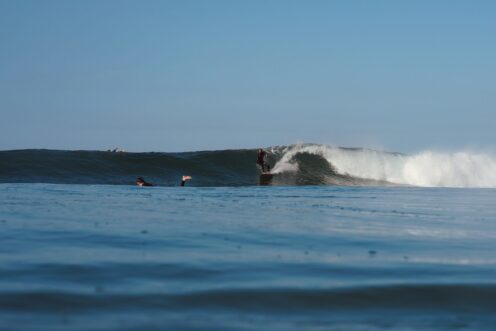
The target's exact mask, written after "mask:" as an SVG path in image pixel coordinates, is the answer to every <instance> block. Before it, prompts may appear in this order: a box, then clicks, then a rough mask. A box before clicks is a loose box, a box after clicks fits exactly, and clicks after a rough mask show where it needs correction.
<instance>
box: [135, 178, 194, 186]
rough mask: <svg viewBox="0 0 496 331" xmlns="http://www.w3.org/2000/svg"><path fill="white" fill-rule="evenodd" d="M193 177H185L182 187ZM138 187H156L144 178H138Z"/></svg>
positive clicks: (182, 180)
mask: <svg viewBox="0 0 496 331" xmlns="http://www.w3.org/2000/svg"><path fill="white" fill-rule="evenodd" d="M191 179H192V177H191V176H183V177H182V179H181V184H179V185H181V186H184V184H186V182H187V181H188V180H191ZM136 185H138V186H155V185H154V184H152V183H148V182H147V181H145V179H144V178H143V177H138V179H136Z"/></svg>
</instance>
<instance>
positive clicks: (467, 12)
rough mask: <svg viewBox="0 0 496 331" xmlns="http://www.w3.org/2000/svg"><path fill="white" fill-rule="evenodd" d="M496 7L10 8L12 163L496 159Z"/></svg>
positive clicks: (1, 86) (5, 110)
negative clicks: (93, 153) (296, 155)
mask: <svg viewBox="0 0 496 331" xmlns="http://www.w3.org/2000/svg"><path fill="white" fill-rule="evenodd" d="M495 15H496V2H493V1H468V0H466V1H456V0H451V1H448V0H447V1H380V0H378V1H353V0H352V1H344V0H343V1H289V0H288V1H215V0H212V1H200V0H198V1H90V0H88V1H50V0H45V1H15V0H10V1H6V0H0V41H1V46H0V47H1V51H0V115H1V118H2V120H1V121H0V149H18V148H57V149H108V148H114V147H116V146H119V147H121V148H124V149H127V150H131V151H151V150H154V151H186V150H203V149H224V148H251V147H253V148H255V147H258V146H269V145H287V144H292V143H296V142H298V141H304V142H316V143H324V144H332V145H341V146H365V147H373V148H384V149H386V150H394V151H403V152H411V151H417V150H422V149H426V148H438V149H439V148H441V149H458V148H466V147H473V146H476V147H483V148H487V147H490V148H491V147H493V146H494V138H495V129H496V107H495V106H496V43H495V42H494V36H495V35H496V19H495Z"/></svg>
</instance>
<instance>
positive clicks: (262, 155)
mask: <svg viewBox="0 0 496 331" xmlns="http://www.w3.org/2000/svg"><path fill="white" fill-rule="evenodd" d="M266 156H267V152H265V151H260V152H258V155H257V164H258V165H259V166H260V167H262V171H265V166H266V164H265V158H266ZM267 168H268V167H267Z"/></svg>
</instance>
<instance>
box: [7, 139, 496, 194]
mask: <svg viewBox="0 0 496 331" xmlns="http://www.w3.org/2000/svg"><path fill="white" fill-rule="evenodd" d="M267 150H268V152H269V155H268V162H269V164H271V165H273V169H272V173H273V174H274V176H273V178H272V179H271V180H270V182H265V183H263V184H271V185H345V186H349V185H412V186H425V187H488V188H492V187H496V158H494V157H493V156H491V155H489V154H484V153H471V152H456V153H440V152H433V151H424V152H420V153H416V154H412V155H406V154H402V153H390V152H383V151H376V150H371V149H363V148H341V147H333V146H328V145H319V144H299V145H293V146H288V147H285V146H283V147H271V148H268V149H267ZM256 155H257V150H256V149H242V150H220V151H200V152H186V153H112V152H103V151H58V150H14V151H1V152H0V183H61V184H112V185H133V184H134V182H135V180H136V178H137V177H140V176H143V177H145V179H146V180H147V181H151V182H153V183H154V184H156V185H159V186H175V185H178V184H179V181H180V178H181V176H182V175H190V176H192V177H193V180H192V181H191V182H189V183H188V185H191V186H251V185H258V184H260V181H259V174H260V172H259V169H258V168H257V166H256V164H255V160H256Z"/></svg>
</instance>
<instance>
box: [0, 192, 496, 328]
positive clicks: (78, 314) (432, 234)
mask: <svg viewBox="0 0 496 331" xmlns="http://www.w3.org/2000/svg"><path fill="white" fill-rule="evenodd" d="M495 239H496V190H490V189H487V190H484V189H424V188H410V187H405V188H392V187H387V188H380V187H376V188H364V187H304V186H302V187H238V188H193V187H184V188H181V187H174V188H164V187H153V188H139V187H133V186H100V185H95V186H92V185H48V184H0V329H1V330H384V329H390V330H494V326H495V325H496V253H495V251H496V250H495V248H496V240H495Z"/></svg>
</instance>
